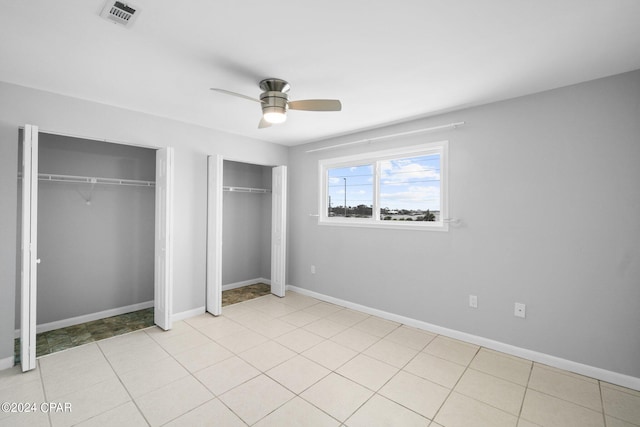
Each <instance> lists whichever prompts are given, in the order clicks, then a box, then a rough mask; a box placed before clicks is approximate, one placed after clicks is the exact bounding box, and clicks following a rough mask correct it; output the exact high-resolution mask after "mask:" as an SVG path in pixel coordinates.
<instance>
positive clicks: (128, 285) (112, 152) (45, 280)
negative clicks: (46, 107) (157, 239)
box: [16, 133, 156, 329]
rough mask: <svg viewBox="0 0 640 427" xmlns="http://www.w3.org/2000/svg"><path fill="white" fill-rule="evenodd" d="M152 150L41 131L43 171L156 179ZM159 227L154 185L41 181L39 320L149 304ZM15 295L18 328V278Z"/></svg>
mask: <svg viewBox="0 0 640 427" xmlns="http://www.w3.org/2000/svg"><path fill="white" fill-rule="evenodd" d="M20 140H22V137H21V136H20ZM155 155H156V151H155V150H153V149H147V148H140V147H132V146H127V145H120V144H112V143H105V142H99V141H90V140H85V139H79V138H72V137H66V136H59V135H51V134H46V133H40V135H39V156H38V157H39V168H38V172H39V174H59V175H70V176H80V177H99V178H117V179H129V180H141V181H150V182H151V183H153V182H154V181H155ZM21 161H22V159H21V158H20V159H19V162H21ZM19 181H21V180H19ZM20 184H21V182H19V185H18V187H19V197H21V194H20ZM18 206H19V207H20V206H21V204H20V203H18ZM20 217H21V213H20V212H19V213H18V218H20ZM18 222H19V221H18ZM154 225H155V187H154V186H153V185H151V186H146V187H144V186H130V185H121V184H99V183H98V184H91V183H76V182H54V181H48V180H46V179H39V180H38V257H39V258H40V259H41V263H40V264H39V266H38V290H37V300H38V302H37V324H38V326H41V325H46V324H51V323H52V322H57V323H60V322H63V323H64V322H65V321H69V320H70V319H73V318H76V317H82V316H87V315H91V314H95V313H100V312H103V311H106V310H114V309H122V308H126V307H128V306H132V305H136V304H142V303H147V304H149V303H150V305H152V304H153V296H154V295H153V292H154ZM19 226H20V225H19ZM18 235H20V232H18ZM18 249H19V241H18ZM18 253H20V252H19V251H18ZM17 268H18V272H19V265H18V266H17ZM17 277H18V279H19V278H20V274H18V275H17ZM16 295H17V298H16V329H18V328H19V327H20V297H19V296H20V283H19V282H18V283H17V284H16Z"/></svg>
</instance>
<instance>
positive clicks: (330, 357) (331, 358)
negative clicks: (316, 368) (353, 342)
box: [302, 340, 358, 371]
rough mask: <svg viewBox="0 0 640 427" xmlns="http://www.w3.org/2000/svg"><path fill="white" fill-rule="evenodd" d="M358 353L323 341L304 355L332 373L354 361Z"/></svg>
mask: <svg viewBox="0 0 640 427" xmlns="http://www.w3.org/2000/svg"><path fill="white" fill-rule="evenodd" d="M357 354H358V353H357V352H355V351H353V350H351V349H350V348H347V347H345V346H342V345H340V344H338V343H335V342H333V341H328V340H327V341H323V342H321V343H320V344H318V345H316V346H314V347H311V348H310V349H309V350H307V351H305V352H304V353H302V355H303V356H304V357H306V358H308V359H311V360H313V361H314V362H316V363H319V364H321V365H322V366H324V367H325V368H328V369H331V370H332V371H333V370H335V369H337V368H338V367H340V366H341V365H344V364H345V363H346V362H347V361H349V360H350V359H353V357H355V356H356V355H357Z"/></svg>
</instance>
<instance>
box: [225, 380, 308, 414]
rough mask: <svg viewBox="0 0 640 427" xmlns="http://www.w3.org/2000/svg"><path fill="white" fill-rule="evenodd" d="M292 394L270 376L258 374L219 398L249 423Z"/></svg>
mask: <svg viewBox="0 0 640 427" xmlns="http://www.w3.org/2000/svg"><path fill="white" fill-rule="evenodd" d="M294 396H295V395H294V394H293V393H291V392H290V391H289V390H287V389H286V388H284V387H283V386H281V385H280V384H278V383H277V382H275V381H274V380H272V379H271V378H269V377H267V376H266V375H259V376H257V377H255V378H253V379H251V380H249V381H247V382H246V383H244V384H241V385H239V386H238V387H236V388H234V389H232V390H230V391H228V392H226V393H224V394H223V395H222V396H220V400H221V401H222V402H223V403H224V404H225V405H227V406H228V407H229V408H230V409H231V410H232V411H233V412H234V413H235V414H237V415H238V416H239V417H240V418H242V420H244V422H246V423H247V424H249V425H251V424H253V423H255V422H256V421H258V420H259V419H261V418H263V417H264V416H265V415H267V414H269V413H271V412H272V411H274V410H275V409H277V408H279V407H280V406H282V405H284V404H285V403H286V402H287V401H289V400H291V399H292V398H293V397H294Z"/></svg>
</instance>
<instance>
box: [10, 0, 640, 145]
mask: <svg viewBox="0 0 640 427" xmlns="http://www.w3.org/2000/svg"><path fill="white" fill-rule="evenodd" d="M104 4H105V1H104V0H58V1H51V0H28V1H15V0H0V6H1V9H0V58H1V60H0V80H2V81H6V82H10V83H15V84H19V85H23V86H29V87H34V88H38V89H43V90H47V91H51V92H55V93H60V94H65V95H69V96H73V97H77V98H82V99H88V100H91V101H96V102H100V103H104V104H109V105H114V106H118V107H123V108H127V109H131V110H136V111H142V112H146V113H150V114H154V115H158V116H163V117H169V118H173V119H176V120H180V121H184V122H188V123H194V124H198V125H202V126H206V127H209V128H214V129H219V130H223V131H226V132H230V133H234V134H241V135H245V136H248V137H252V138H257V139H261V140H265V141H271V142H276V143H280V144H285V145H296V144H300V143H303V142H308V141H314V140H319V139H324V138H327V137H330V136H335V135H341V134H347V133H351V132H354V131H357V130H361V129H369V128H374V127H378V126H382V125H385V124H389V123H393V122H398V121H405V120H409V119H412V118H417V117H425V116H429V115H434V114H437V113H438V112H443V111H450V110H455V109H459V108H462V107H467V106H472V105H479V104H484V103H487V102H492V101H496V100H501V99H507V98H512V97H516V96H521V95H525V94H529V93H534V92H539V91H543V90H546V89H551V88H556V87H561V86H566V85H569V84H573V83H578V82H582V81H587V80H591V79H595V78H599V77H604V76H608V75H613V74H618V73H621V72H625V71H630V70H634V69H640V1H638V0H482V1H479V0H450V1H445V0H402V1H394V2H392V1H374V0H349V1H347V0H322V1H316V2H310V1H301V0H297V1H295V0H271V1H265V0H241V1H239V0H217V1H214V0H180V1H178V0H173V1H168V0H132V1H131V4H132V5H134V6H136V7H138V8H139V9H140V14H139V18H138V20H137V22H135V25H134V26H133V28H131V29H126V28H123V27H120V26H117V25H114V24H112V23H110V22H107V21H105V20H103V19H102V18H100V17H99V12H100V11H101V10H102V8H103V6H104ZM266 77H278V78H282V79H285V80H287V81H289V82H290V83H291V87H292V88H291V91H290V99H306V98H339V99H340V100H341V101H342V104H343V111H342V112H339V113H336V112H331V113H328V112H322V113H313V112H303V111H290V112H289V114H288V116H289V117H288V120H287V122H286V123H285V124H283V125H278V126H273V127H271V128H268V129H261V130H259V129H257V124H258V121H259V119H260V106H259V105H258V104H257V103H253V102H251V101H247V100H243V99H240V98H234V97H230V96H228V95H224V94H221V93H216V92H212V91H210V90H209V88H211V87H219V88H225V89H228V90H231V91H234V92H240V93H243V94H246V95H249V96H252V97H258V96H259V93H260V90H259V88H258V86H257V83H258V81H260V80H261V79H263V78H266Z"/></svg>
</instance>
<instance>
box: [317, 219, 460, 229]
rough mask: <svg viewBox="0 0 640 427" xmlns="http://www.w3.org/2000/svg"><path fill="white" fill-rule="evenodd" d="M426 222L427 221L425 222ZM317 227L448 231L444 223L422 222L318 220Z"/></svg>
mask: <svg viewBox="0 0 640 427" xmlns="http://www.w3.org/2000/svg"><path fill="white" fill-rule="evenodd" d="M427 222H428V221H427ZM318 225H323V226H327V225H329V226H335V227H356V228H386V229H393V230H411V231H449V224H448V223H446V222H439V223H436V222H434V223H432V224H426V223H425V222H423V221H415V222H413V221H407V222H405V221H378V222H373V221H366V220H364V221H363V220H357V219H356V220H349V221H344V220H343V221H340V220H337V221H336V220H326V219H325V220H323V219H319V220H318Z"/></svg>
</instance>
